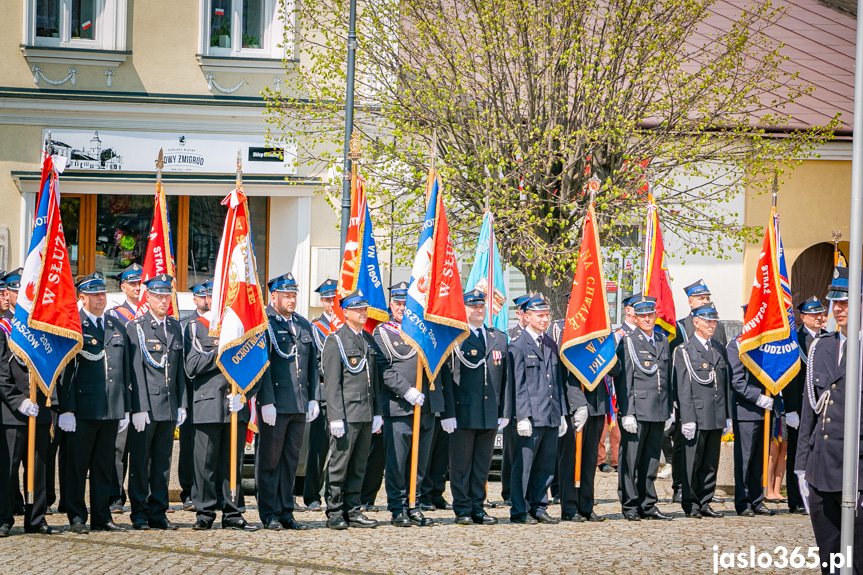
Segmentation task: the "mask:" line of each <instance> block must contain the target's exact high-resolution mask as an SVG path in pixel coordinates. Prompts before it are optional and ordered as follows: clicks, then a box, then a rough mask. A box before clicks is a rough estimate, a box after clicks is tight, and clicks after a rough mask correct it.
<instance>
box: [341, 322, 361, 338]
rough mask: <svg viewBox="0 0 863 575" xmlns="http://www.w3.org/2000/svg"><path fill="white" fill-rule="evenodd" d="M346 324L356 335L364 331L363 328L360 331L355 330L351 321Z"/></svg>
mask: <svg viewBox="0 0 863 575" xmlns="http://www.w3.org/2000/svg"><path fill="white" fill-rule="evenodd" d="M345 325H346V326H348V329H349V330H351V331H353V332H354V333H355V334H356V335H362V333H363V330H362V328H361V329H360V331H354V328H352V327H351V326H350V324H349V323H345Z"/></svg>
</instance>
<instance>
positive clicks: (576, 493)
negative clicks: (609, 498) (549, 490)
mask: <svg viewBox="0 0 863 575" xmlns="http://www.w3.org/2000/svg"><path fill="white" fill-rule="evenodd" d="M604 426H605V416H604V415H590V416H588V417H587V421H586V422H585V424H584V427H583V428H582V430H581V477H580V479H579V481H580V486H579V487H576V486H575V451H576V433H575V426H574V425H572V418H571V417H567V425H566V433H564V434H563V436H562V437H560V438H559V439H558V440H557V441H558V447H557V455H558V460H557V468H558V470H559V474H560V475H559V476H560V512H561V514H563V515H568V516H570V517H573V516H575V515H576V514H580V515H583V516H585V517H590V514H591V513H593V505H594V492H593V483H594V479H595V477H596V464H595V463H594V462H595V461H596V457H597V454H596V452H597V449H598V447H599V437H600V436H601V435H602V428H603V427H604Z"/></svg>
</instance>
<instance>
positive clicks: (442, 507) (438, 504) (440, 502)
mask: <svg viewBox="0 0 863 575" xmlns="http://www.w3.org/2000/svg"><path fill="white" fill-rule="evenodd" d="M432 503H433V504H434V506H435V509H437V510H438V511H446V510H448V509H452V505H450V504H449V503H447V501H446V499H444V498H443V497H441V498H440V499H433V500H432Z"/></svg>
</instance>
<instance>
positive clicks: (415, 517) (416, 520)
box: [408, 509, 434, 527]
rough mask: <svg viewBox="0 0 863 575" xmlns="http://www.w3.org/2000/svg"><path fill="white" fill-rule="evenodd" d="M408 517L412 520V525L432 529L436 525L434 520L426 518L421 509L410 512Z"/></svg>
mask: <svg viewBox="0 0 863 575" xmlns="http://www.w3.org/2000/svg"><path fill="white" fill-rule="evenodd" d="M408 517H410V519H411V524H413V525H416V526H417V527H431V526H432V525H434V519H432V518H431V517H425V516H424V515H423V514H422V512H421V511H420V510H419V509H413V510H410V511H408Z"/></svg>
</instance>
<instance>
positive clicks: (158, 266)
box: [138, 182, 180, 318]
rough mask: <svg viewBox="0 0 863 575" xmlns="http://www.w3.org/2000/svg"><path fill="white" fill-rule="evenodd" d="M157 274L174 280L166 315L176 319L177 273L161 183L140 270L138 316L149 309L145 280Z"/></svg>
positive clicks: (159, 183) (158, 183) (166, 205)
mask: <svg viewBox="0 0 863 575" xmlns="http://www.w3.org/2000/svg"><path fill="white" fill-rule="evenodd" d="M159 274H168V275H169V276H171V277H173V278H174V291H173V293H172V295H171V308H170V309H169V310H168V315H170V316H172V317H174V318H176V317H178V314H177V312H178V311H179V309H180V308H179V307H178V306H177V273H176V270H175V269H174V252H173V248H172V247H171V224H170V222H169V221H168V203H167V201H166V200H165V190H164V188H163V187H162V183H161V182H157V183H156V203H155V206H154V208H153V225H152V226H150V235H149V239H148V242H147V255H146V256H144V266H143V270H141V297H140V298H138V316H139V317H140V316H142V315H144V314H145V313H147V310H149V309H150V304H149V302H148V300H147V286H146V285H145V284H146V282H147V280H149V279H150V278H152V277H154V276H157V275H159Z"/></svg>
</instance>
